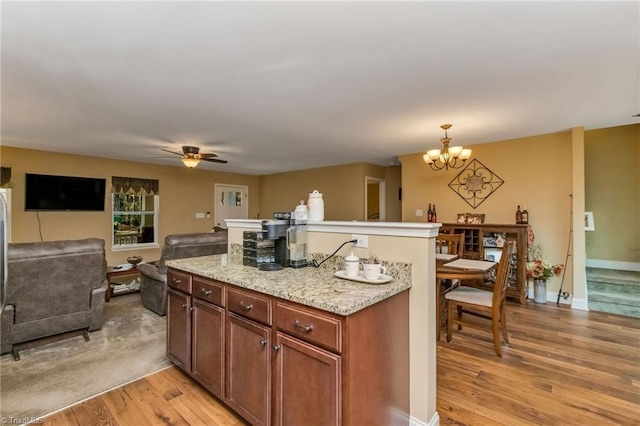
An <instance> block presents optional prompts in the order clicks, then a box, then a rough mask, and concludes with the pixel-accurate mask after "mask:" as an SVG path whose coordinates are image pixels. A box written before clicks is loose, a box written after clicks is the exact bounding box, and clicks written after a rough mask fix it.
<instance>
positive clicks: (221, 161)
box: [201, 158, 228, 164]
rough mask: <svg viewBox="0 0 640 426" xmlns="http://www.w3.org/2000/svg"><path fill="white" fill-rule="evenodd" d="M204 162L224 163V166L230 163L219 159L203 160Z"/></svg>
mask: <svg viewBox="0 0 640 426" xmlns="http://www.w3.org/2000/svg"><path fill="white" fill-rule="evenodd" d="M201 160H202V161H210V162H212V163H222V164H227V163H228V161H227V160H218V159H217V158H201Z"/></svg>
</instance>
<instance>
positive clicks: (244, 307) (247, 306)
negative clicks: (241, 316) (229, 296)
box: [240, 301, 253, 311]
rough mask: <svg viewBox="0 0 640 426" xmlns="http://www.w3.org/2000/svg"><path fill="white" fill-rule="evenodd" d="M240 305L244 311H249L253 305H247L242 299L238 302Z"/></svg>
mask: <svg viewBox="0 0 640 426" xmlns="http://www.w3.org/2000/svg"><path fill="white" fill-rule="evenodd" d="M240 307H241V308H242V309H244V310H245V311H250V310H251V309H253V305H251V304H249V305H247V304H246V303H244V302H242V301H241V302H240Z"/></svg>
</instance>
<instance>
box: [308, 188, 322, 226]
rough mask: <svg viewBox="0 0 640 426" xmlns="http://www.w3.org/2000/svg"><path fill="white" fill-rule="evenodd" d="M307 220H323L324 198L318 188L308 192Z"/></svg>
mask: <svg viewBox="0 0 640 426" xmlns="http://www.w3.org/2000/svg"><path fill="white" fill-rule="evenodd" d="M307 205H308V206H309V220H310V221H312V222H314V221H315V222H319V221H322V220H324V200H323V199H322V194H321V193H320V192H318V190H317V189H316V190H314V191H313V192H312V193H311V194H309V202H308V203H307Z"/></svg>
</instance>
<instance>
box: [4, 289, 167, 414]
mask: <svg viewBox="0 0 640 426" xmlns="http://www.w3.org/2000/svg"><path fill="white" fill-rule="evenodd" d="M89 336H90V338H91V340H90V341H89V342H85V340H84V339H83V337H82V336H76V337H72V338H69V339H66V340H62V341H58V342H53V343H49V344H47V345H44V346H40V347H36V348H31V349H26V350H24V351H20V358H21V359H20V361H14V359H13V356H12V355H11V354H5V355H3V356H2V357H0V418H2V419H6V418H22V419H24V418H36V417H42V416H44V415H47V414H51V413H53V412H55V411H59V410H61V409H63V408H65V407H68V406H70V405H73V404H75V403H77V402H80V401H83V400H85V399H87V398H91V397H93V396H96V395H98V394H101V393H103V392H106V391H108V390H110V389H113V388H115V387H118V386H121V385H123V384H125V383H128V382H131V381H134V380H137V379H139V378H142V377H144V376H146V375H149V374H152V373H155V372H157V371H159V370H162V369H163V368H167V367H169V366H170V365H171V362H170V361H169V360H168V359H167V357H166V317H160V316H158V315H156V314H155V313H153V312H152V311H150V310H148V309H146V308H144V307H143V306H142V302H141V301H140V294H138V293H134V294H128V295H124V296H119V297H115V298H112V299H111V301H110V302H109V303H106V304H105V310H104V324H103V326H102V328H101V329H100V330H97V331H94V332H91V333H89Z"/></svg>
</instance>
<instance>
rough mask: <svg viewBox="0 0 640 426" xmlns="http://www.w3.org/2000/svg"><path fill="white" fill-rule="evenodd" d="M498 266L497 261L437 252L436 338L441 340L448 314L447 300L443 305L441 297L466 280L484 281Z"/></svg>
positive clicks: (469, 281) (470, 281)
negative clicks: (441, 331)
mask: <svg viewBox="0 0 640 426" xmlns="http://www.w3.org/2000/svg"><path fill="white" fill-rule="evenodd" d="M497 267H498V264H497V263H496V262H489V261H485V260H473V259H459V258H458V256H456V255H441V254H439V253H436V286H435V287H436V290H435V291H436V327H437V333H436V339H437V341H439V340H440V330H441V328H442V318H443V317H445V316H446V301H445V305H444V306H443V307H441V306H440V305H441V300H440V299H441V298H442V297H444V295H445V294H447V293H448V292H450V291H452V290H453V289H455V288H456V287H458V286H459V285H460V283H461V282H463V281H465V282H468V283H473V282H474V281H484V280H485V279H487V278H489V277H490V276H491V274H492V272H493V271H494V270H495V269H496V268H497Z"/></svg>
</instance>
